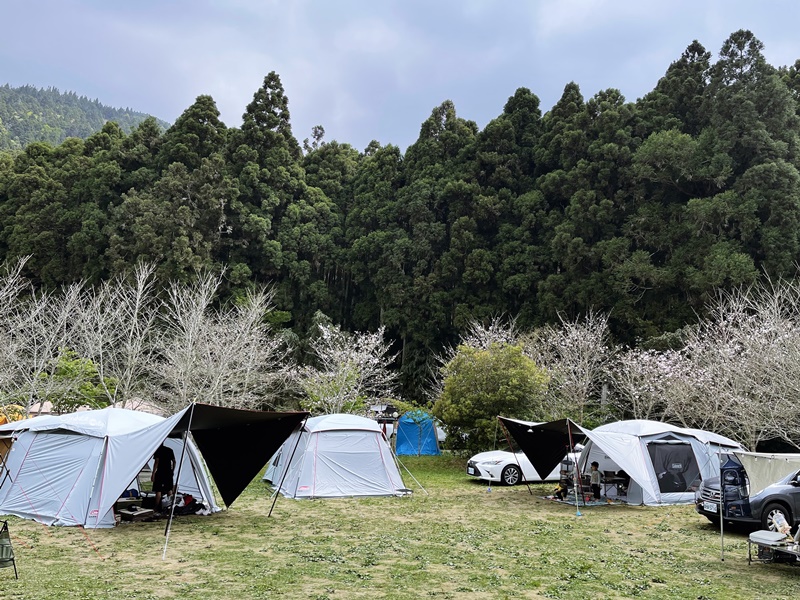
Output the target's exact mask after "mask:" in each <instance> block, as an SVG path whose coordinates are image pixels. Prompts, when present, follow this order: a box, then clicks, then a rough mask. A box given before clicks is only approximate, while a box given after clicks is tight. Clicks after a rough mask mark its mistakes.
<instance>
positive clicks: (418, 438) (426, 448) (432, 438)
mask: <svg viewBox="0 0 800 600" xmlns="http://www.w3.org/2000/svg"><path fill="white" fill-rule="evenodd" d="M394 451H395V452H396V453H397V455H398V456H435V455H438V454H441V453H442V451H441V450H440V449H439V440H438V439H437V436H436V424H435V423H434V421H433V417H431V416H430V415H429V414H428V413H426V412H424V411H422V410H412V411H409V412H407V413H405V414H404V415H403V416H402V417H400V419H399V420H398V422H397V439H396V442H395V449H394Z"/></svg>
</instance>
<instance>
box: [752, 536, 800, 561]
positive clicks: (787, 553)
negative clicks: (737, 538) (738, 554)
mask: <svg viewBox="0 0 800 600" xmlns="http://www.w3.org/2000/svg"><path fill="white" fill-rule="evenodd" d="M753 546H756V548H757V549H756V556H755V559H754V558H753ZM753 560H756V561H757V562H765V563H766V562H795V561H798V560H800V544H798V543H797V542H795V541H793V540H791V539H790V538H787V537H786V535H785V534H783V533H778V532H777V531H766V530H762V531H754V532H753V533H751V534H750V537H748V538H747V563H748V564H750V563H752V562H753Z"/></svg>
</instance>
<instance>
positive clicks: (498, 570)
mask: <svg viewBox="0 0 800 600" xmlns="http://www.w3.org/2000/svg"><path fill="white" fill-rule="evenodd" d="M462 463H463V460H461V459H456V458H454V457H452V456H449V455H442V456H423V457H405V458H403V464H404V465H405V466H406V467H408V469H409V470H410V471H411V472H413V473H414V475H415V477H416V478H417V479H418V480H419V481H420V483H421V484H422V485H424V486H425V488H426V489H427V491H428V495H425V494H422V493H417V492H415V493H414V494H412V495H410V496H405V497H384V498H351V499H335V500H327V499H324V500H290V499H286V498H283V497H281V498H279V499H278V501H277V503H276V506H275V510H274V512H273V514H272V516H271V517H267V514H268V511H269V508H270V504H271V496H270V491H269V488H268V486H267V485H266V484H265V483H264V482H263V481H262V479H261V477H262V474H261V473H260V474H259V475H258V476H257V477H256V478H254V480H253V481H252V482H251V483H250V485H249V486H248V487H247V488H246V489H245V491H244V492H243V493H242V495H241V496H240V497H239V498H238V499H237V501H236V502H235V503H234V504H233V506H232V507H231V508H230V509H228V510H223V511H222V512H219V513H216V514H214V515H210V516H207V517H184V518H181V519H180V520H176V522H175V524H174V525H173V529H172V533H171V538H170V547H169V551H168V552H167V555H166V558H165V560H162V559H161V549H162V546H163V542H164V522H163V521H156V522H152V523H147V522H143V523H130V524H123V525H120V526H118V527H115V528H112V529H95V530H89V529H87V530H81V529H79V528H76V527H46V526H44V525H42V524H40V523H37V522H34V521H30V520H23V519H18V518H11V519H10V526H11V532H12V537H13V540H14V542H15V549H16V551H17V556H18V567H19V569H20V579H19V580H15V579H14V577H13V573H11V572H10V571H11V570H10V569H4V570H0V593H1V594H2V597H3V598H9V599H14V600H21V599H23V598H24V599H30V598H37V599H39V598H41V599H50V598H53V599H55V598H58V599H63V598H84V599H98V600H99V599H101V598H108V599H122V598H126V599H130V598H136V599H161V598H233V597H236V598H242V599H250V598H318V599H323V598H327V599H334V598H409V599H410V598H434V597H435V598H463V597H470V598H578V597H603V598H613V597H618V598H631V597H637V598H665V599H666V598H675V599H678V598H681V599H682V598H705V599H714V598H719V599H723V598H725V599H731V598H743V599H744V598H757V597H770V598H783V597H793V596H797V595H798V594H800V578H798V577H797V575H798V574H799V573H798V572H797V569H796V568H795V567H790V566H786V565H755V564H754V565H748V564H747V548H746V546H747V544H746V536H747V534H746V532H739V531H733V532H729V534H728V535H726V536H725V560H724V561H720V542H719V539H720V538H719V532H718V530H717V529H715V528H714V527H713V526H712V525H711V524H710V523H708V522H707V521H706V520H705V519H703V518H701V517H699V516H698V515H697V514H696V513H695V512H694V510H693V507H692V506H690V505H676V506H666V507H647V506H608V507H602V506H601V507H596V508H594V507H588V508H586V509H585V510H583V511H582V516H581V517H577V516H576V514H575V507H570V506H565V505H561V504H558V503H555V502H552V501H547V500H543V499H542V498H541V496H543V495H545V493H547V492H548V491H549V488H550V487H551V486H550V485H549V484H541V485H536V486H531V489H532V491H533V493H532V494H531V493H529V491H528V489H527V488H526V486H516V487H512V488H509V487H500V486H498V487H492V488H491V491H489V490H488V489H487V487H486V486H485V485H484V484H482V483H480V482H478V481H474V480H471V479H469V478H467V477H466V476H465V474H464V472H463V464H462ZM262 473H263V472H262ZM412 487H413V486H412Z"/></svg>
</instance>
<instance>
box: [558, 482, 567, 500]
mask: <svg viewBox="0 0 800 600" xmlns="http://www.w3.org/2000/svg"><path fill="white" fill-rule="evenodd" d="M568 492H569V481H568V480H567V479H561V480H560V481H559V482H558V486H556V489H555V493H554V496H555V498H556V500H566V498H567V493H568Z"/></svg>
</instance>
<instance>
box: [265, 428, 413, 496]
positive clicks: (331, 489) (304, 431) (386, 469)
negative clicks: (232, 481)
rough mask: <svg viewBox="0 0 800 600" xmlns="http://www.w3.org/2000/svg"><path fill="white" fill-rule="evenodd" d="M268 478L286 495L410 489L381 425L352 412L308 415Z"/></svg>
mask: <svg viewBox="0 0 800 600" xmlns="http://www.w3.org/2000/svg"><path fill="white" fill-rule="evenodd" d="M264 480H266V481H269V482H271V483H272V484H273V485H274V486H275V487H276V488H277V487H280V492H281V493H282V494H283V495H284V496H286V497H288V498H339V497H348V496H396V495H404V494H407V493H409V490H407V489H406V488H405V486H404V485H403V480H402V478H401V477H400V472H399V470H398V468H397V464H396V463H395V459H394V456H393V454H392V451H391V448H390V447H389V444H388V442H387V441H386V437H385V436H384V434H383V431H382V430H381V426H380V424H379V423H377V422H376V421H373V420H372V419H367V418H364V417H359V416H356V415H348V414H332V415H322V416H319V417H314V418H311V419H308V420H307V421H306V423H305V425H304V426H303V427H302V428H300V429H299V430H296V431H295V432H294V433H292V435H290V436H289V438H288V439H287V440H286V441H285V442H284V444H283V445H282V446H281V448H280V449H279V450H278V451H277V452H276V453H275V455H274V456H273V457H272V459H271V460H270V463H269V466H268V467H267V471H266V473H265V474H264Z"/></svg>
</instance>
